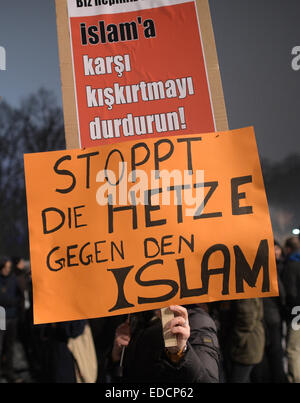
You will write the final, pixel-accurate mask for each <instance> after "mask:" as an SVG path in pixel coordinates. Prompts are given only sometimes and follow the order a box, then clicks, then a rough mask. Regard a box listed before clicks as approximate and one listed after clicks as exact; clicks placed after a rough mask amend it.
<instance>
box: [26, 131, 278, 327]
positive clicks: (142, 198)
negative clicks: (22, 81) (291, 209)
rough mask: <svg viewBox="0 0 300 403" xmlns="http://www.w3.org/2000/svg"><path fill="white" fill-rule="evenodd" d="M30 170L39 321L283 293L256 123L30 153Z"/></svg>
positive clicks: (28, 181) (28, 186)
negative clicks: (185, 134) (230, 129)
mask: <svg viewBox="0 0 300 403" xmlns="http://www.w3.org/2000/svg"><path fill="white" fill-rule="evenodd" d="M25 174H26V191H27V202H28V221H29V233H30V250H31V267H32V279H33V295H34V321H35V323H45V322H54V321H66V320H75V319H83V318H93V317H101V316H108V315H118V314H124V313H132V312H137V311H143V310H148V309H154V308H162V307H164V306H169V305H170V304H174V303H175V304H188V303H196V302H207V301H214V300H224V299H236V298H251V297H259V296H272V295H277V283H276V267H275V258H274V245H273V236H272V229H271V223H270V218H269V213H268V205H267V200H266V195H265V191H264V184H263V178H262V174H261V169H260V163H259V157H258V153H257V147H256V142H255V136H254V131H253V129H252V128H246V129H240V130H235V131H228V132H218V133H209V134H201V135H193V136H171V137H168V138H156V139H148V140H147V142H137V141H135V142H123V143H118V144H115V145H104V146H101V147H95V148H91V149H86V150H66V151H56V152H47V153H37V154H26V155H25ZM158 174H159V178H158Z"/></svg>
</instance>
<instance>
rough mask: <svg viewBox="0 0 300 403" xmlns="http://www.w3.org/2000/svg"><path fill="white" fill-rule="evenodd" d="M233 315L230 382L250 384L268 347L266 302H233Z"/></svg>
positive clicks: (242, 300) (245, 300)
mask: <svg viewBox="0 0 300 403" xmlns="http://www.w3.org/2000/svg"><path fill="white" fill-rule="evenodd" d="M231 313H232V318H231V324H232V326H231V331H230V336H229V343H228V350H229V351H228V353H229V357H230V362H231V368H230V370H229V378H228V382H229V383H248V382H250V374H251V372H252V370H253V368H254V367H255V365H257V364H259V363H260V362H261V361H262V358H263V353H264V348H265V332H264V325H263V302H262V299H260V298H250V299H241V300H235V301H232V302H231Z"/></svg>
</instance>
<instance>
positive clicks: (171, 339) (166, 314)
mask: <svg viewBox="0 0 300 403" xmlns="http://www.w3.org/2000/svg"><path fill="white" fill-rule="evenodd" d="M173 318H174V314H173V312H172V311H170V309H169V308H168V307H167V308H162V309H161V321H162V328H163V336H164V342H165V347H177V337H176V335H175V334H173V333H172V332H171V330H170V327H169V326H166V325H167V323H168V322H170V320H172V319H173Z"/></svg>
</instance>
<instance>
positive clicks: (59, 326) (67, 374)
mask: <svg viewBox="0 0 300 403" xmlns="http://www.w3.org/2000/svg"><path fill="white" fill-rule="evenodd" d="M85 325H86V320H74V321H70V322H58V323H52V324H47V325H42V327H41V330H42V339H43V354H42V357H41V359H42V371H43V377H42V378H41V379H40V381H41V382H47V383H48V382H50V383H76V371H75V362H74V357H73V355H72V353H71V351H70V350H69V348H68V341H69V338H71V337H72V338H76V337H78V336H80V335H81V334H82V333H83V331H84V328H85Z"/></svg>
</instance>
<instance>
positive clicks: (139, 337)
mask: <svg viewBox="0 0 300 403" xmlns="http://www.w3.org/2000/svg"><path fill="white" fill-rule="evenodd" d="M187 308H188V314H189V324H190V328H191V335H190V338H189V340H188V349H187V351H186V353H185V354H184V356H183V358H182V359H181V360H180V362H179V363H178V364H172V363H171V362H170V361H169V360H168V358H167V356H166V354H165V349H164V341H163V332H162V324H161V320H160V319H159V318H157V319H155V320H152V321H147V323H145V324H144V326H139V328H137V329H136V331H135V333H134V334H133V335H132V337H131V341H130V343H129V346H128V347H127V349H126V352H125V356H124V378H123V380H124V381H125V382H150V383H151V382H152V383H155V382H164V383H168V382H171V383H176V382H177V383H183V382H193V383H196V382H197V383H211V382H219V344H218V339H217V331H216V326H215V323H214V321H213V320H212V318H211V317H210V316H209V315H208V314H207V313H206V312H205V311H204V310H203V309H201V308H199V307H197V306H196V305H193V306H189V307H187Z"/></svg>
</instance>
